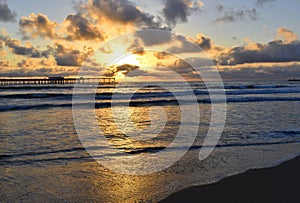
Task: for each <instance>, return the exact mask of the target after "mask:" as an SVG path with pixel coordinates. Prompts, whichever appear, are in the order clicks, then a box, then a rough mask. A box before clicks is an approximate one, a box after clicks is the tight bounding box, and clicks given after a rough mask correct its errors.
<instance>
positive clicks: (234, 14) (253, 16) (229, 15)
mask: <svg viewBox="0 0 300 203" xmlns="http://www.w3.org/2000/svg"><path fill="white" fill-rule="evenodd" d="M258 15H259V13H258V11H257V10H256V9H255V8H252V9H237V10H234V9H232V8H231V9H227V10H225V12H224V15H223V16H222V17H220V18H217V19H215V20H213V23H217V24H225V23H232V22H236V21H240V20H245V19H250V20H257V18H258Z"/></svg>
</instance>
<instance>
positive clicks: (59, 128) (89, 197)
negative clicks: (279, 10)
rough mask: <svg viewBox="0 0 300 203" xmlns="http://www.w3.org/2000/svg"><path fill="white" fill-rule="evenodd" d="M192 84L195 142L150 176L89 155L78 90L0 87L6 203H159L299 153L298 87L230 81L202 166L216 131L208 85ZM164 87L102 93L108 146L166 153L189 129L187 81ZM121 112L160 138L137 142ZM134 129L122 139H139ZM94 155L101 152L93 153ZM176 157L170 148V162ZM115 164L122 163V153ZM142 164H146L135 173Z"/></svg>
mask: <svg viewBox="0 0 300 203" xmlns="http://www.w3.org/2000/svg"><path fill="white" fill-rule="evenodd" d="M190 85H191V87H192V89H193V93H194V95H195V96H196V98H197V102H198V105H199V112H200V115H201V121H200V123H199V130H198V135H197V138H196V139H195V142H194V144H193V146H191V147H190V150H189V151H188V152H187V153H186V154H185V156H184V157H182V158H181V159H180V160H179V161H178V162H176V163H174V165H172V166H171V167H169V168H167V169H165V170H162V171H157V172H156V173H152V174H148V175H129V174H122V173H118V172H116V171H113V170H111V169H110V168H108V167H104V166H103V165H102V164H101V163H98V162H97V161H95V159H94V158H93V156H92V155H91V154H89V153H88V152H89V150H86V148H85V146H84V144H82V142H81V140H80V136H78V134H77V132H76V129H75V126H74V122H73V115H72V97H73V87H72V86H69V85H57V86H26V87H25V86H8V87H0V136H1V139H0V171H1V173H0V180H1V181H0V188H1V189H0V199H1V201H14V202H15V201H25V202H32V201H35V202H41V201H45V200H47V201H58V202H59V201H61V202H66V201H67V202H69V201H71V202H72V201H78V202H81V201H85V202H86V201H88V202H92V201H93V202H157V201H158V200H160V199H162V198H164V197H166V196H168V195H170V194H171V193H173V192H175V191H177V190H179V189H183V188H186V187H189V186H191V185H201V184H208V183H211V182H215V181H218V180H220V179H222V178H224V177H228V176H230V175H234V174H238V173H242V172H244V171H246V170H248V169H252V168H263V167H269V166H274V165H277V164H280V163H282V162H284V161H286V160H288V159H291V158H293V157H294V156H296V155H298V154H300V125H299V123H300V117H299V115H300V108H299V107H300V83H297V82H225V83H224V87H225V91H226V97H227V117H226V124H225V126H224V130H223V133H222V135H221V137H220V140H219V141H218V144H217V145H216V148H215V149H214V151H213V152H212V153H211V154H210V155H209V157H208V158H206V159H205V160H203V161H199V151H200V150H201V147H202V144H203V140H204V139H205V135H206V134H207V131H208V128H209V125H210V119H211V103H210V97H209V96H210V95H209V92H208V91H207V89H206V86H205V84H204V83H201V82H193V83H190ZM166 86H168V87H169V90H167V89H166V88H160V84H159V83H153V84H151V85H149V83H147V84H146V83H145V84H143V83H131V84H126V85H117V86H114V85H102V86H100V87H98V89H97V91H96V94H95V96H94V98H95V114H96V118H95V119H97V121H98V123H99V130H101V132H102V134H103V136H105V137H106V138H107V141H108V142H110V143H111V144H112V145H113V146H114V147H115V148H116V149H118V150H119V151H120V152H123V153H126V154H131V155H132V156H141V155H155V153H157V152H159V151H161V150H163V149H164V148H165V147H168V145H169V144H170V143H172V141H173V140H174V138H175V136H176V134H177V132H178V129H179V127H180V125H185V124H184V123H181V119H180V118H181V116H182V115H181V112H180V105H179V104H178V102H177V101H176V98H175V97H174V93H176V94H179V95H181V96H182V97H185V96H188V95H186V94H188V93H187V92H185V91H183V90H182V88H181V87H182V86H181V83H175V82H172V83H165V84H164V87H166ZM136 87H139V91H138V92H136V93H135V94H134V95H133V97H132V98H131V101H130V105H129V106H127V105H126V101H125V99H124V98H126V95H128V94H129V93H130V91H131V90H133V89H135V88H136ZM85 88H86V89H87V90H88V89H89V88H94V87H91V86H88V85H87V86H86V87H85ZM112 95H114V96H113V97H112ZM77 96H80V97H82V98H85V96H86V95H85V93H84V92H82V93H81V95H77ZM112 98H114V103H115V104H116V105H115V106H113V107H111V100H112ZM77 102H79V105H80V101H77ZM82 102H91V103H93V102H94V101H93V100H91V101H89V100H84V99H83V100H82ZM73 105H76V104H73ZM185 105H188V103H187V104H185ZM157 107H161V108H163V111H164V116H162V115H160V113H159V112H160V111H158V113H157V112H156V114H154V115H153V116H152V117H151V118H150V117H149V112H150V111H151V109H153V108H157ZM113 108H116V109H113ZM123 108H128V109H129V112H130V116H131V122H132V123H133V124H134V128H142V129H143V128H145V129H146V128H147V127H149V125H150V124H151V122H152V121H151V120H156V121H158V122H160V120H161V122H164V121H163V118H167V121H166V122H165V124H164V125H165V126H164V128H163V130H162V131H161V133H160V134H159V135H152V134H151V132H150V133H148V134H147V135H144V136H145V139H144V140H142V141H136V140H135V139H134V138H133V137H130V136H128V135H126V134H124V132H122V129H119V128H118V126H117V125H115V120H114V113H116V112H119V114H122V113H123V112H124V111H123ZM83 111H84V109H83ZM112 112H114V113H112ZM131 128H132V126H131V125H129V126H128V129H127V131H126V132H129V133H130V132H134V131H135V129H134V128H133V129H131ZM95 145H96V144H95ZM94 150H102V148H101V146H98V145H97V146H95V149H94ZM178 150H180V148H174V149H171V154H170V156H172V153H174V154H176V153H177V152H178ZM109 156H111V157H114V158H115V159H116V164H117V160H118V159H119V158H122V153H115V154H110V155H109ZM158 161H164V160H158ZM141 166H143V163H142V162H141V163H138V164H137V165H136V166H134V165H133V166H131V167H132V168H133V169H134V168H135V167H139V168H140V167H141ZM199 200H201V197H199Z"/></svg>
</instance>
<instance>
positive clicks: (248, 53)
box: [218, 40, 300, 65]
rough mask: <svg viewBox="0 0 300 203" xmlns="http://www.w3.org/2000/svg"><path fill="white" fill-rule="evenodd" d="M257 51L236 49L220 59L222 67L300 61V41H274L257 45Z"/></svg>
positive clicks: (224, 54) (223, 54)
mask: <svg viewBox="0 0 300 203" xmlns="http://www.w3.org/2000/svg"><path fill="white" fill-rule="evenodd" d="M256 47H257V48H256V49H248V48H246V47H236V48H233V49H231V50H229V51H228V52H226V53H222V54H221V55H220V57H218V63H219V64H221V65H236V64H244V63H259V62H290V61H300V41H293V42H290V43H288V44H287V43H284V42H283V41H281V40H276V41H272V42H270V43H268V44H266V45H263V44H256Z"/></svg>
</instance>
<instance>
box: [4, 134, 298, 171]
mask: <svg viewBox="0 0 300 203" xmlns="http://www.w3.org/2000/svg"><path fill="white" fill-rule="evenodd" d="M298 135H299V134H298ZM297 143H300V141H299V140H288V141H273V142H264V143H263V142H253V143H229V144H218V145H216V146H215V147H216V148H231V147H253V146H269V145H285V144H297ZM205 147H209V148H210V147H213V146H205ZM201 148H203V146H202V145H193V146H191V147H189V151H195V150H200V149H201ZM92 149H93V150H95V149H99V150H100V149H102V148H101V147H92ZM118 149H119V150H120V152H119V153H115V154H105V155H102V156H113V157H115V156H123V155H124V153H125V154H130V155H137V154H145V153H147V154H151V153H158V152H160V151H162V150H164V149H165V147H162V146H156V147H155V146H154V147H145V148H118ZM168 149H169V150H173V151H177V150H182V149H186V147H185V146H182V147H173V148H168ZM77 151H82V152H85V151H88V148H83V147H82V148H81V147H79V148H72V149H61V150H54V151H43V152H28V153H23V154H2V155H0V165H6V164H16V165H23V164H32V163H36V162H49V161H50V162H53V161H55V162H57V161H94V158H100V157H101V156H100V155H98V156H93V157H92V156H90V155H89V154H86V153H84V154H67V152H77ZM59 153H62V155H60V156H59V157H58V155H57V154H59ZM38 155H45V157H44V158H42V157H40V156H38ZM52 155H55V157H51V156H52ZM37 156H38V157H37ZM35 157H37V158H35Z"/></svg>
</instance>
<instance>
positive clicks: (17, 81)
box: [0, 77, 116, 86]
mask: <svg viewBox="0 0 300 203" xmlns="http://www.w3.org/2000/svg"><path fill="white" fill-rule="evenodd" d="M76 82H77V83H96V82H98V84H115V83H116V80H115V78H112V77H100V78H82V77H81V78H65V77H47V78H2V79H0V86H10V85H20V86H21V85H64V84H75V83H76Z"/></svg>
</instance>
